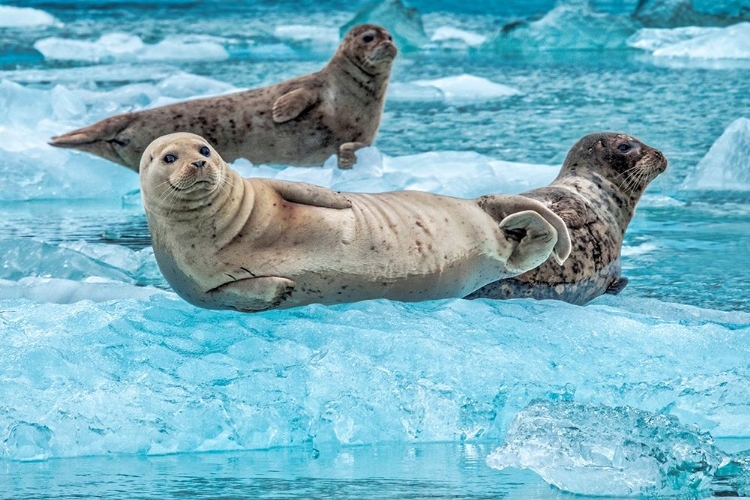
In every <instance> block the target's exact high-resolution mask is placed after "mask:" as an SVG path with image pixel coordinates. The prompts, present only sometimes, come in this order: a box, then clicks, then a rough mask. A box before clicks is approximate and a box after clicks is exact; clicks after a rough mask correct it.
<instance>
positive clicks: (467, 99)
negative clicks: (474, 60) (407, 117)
mask: <svg viewBox="0 0 750 500" xmlns="http://www.w3.org/2000/svg"><path fill="white" fill-rule="evenodd" d="M521 94H522V92H521V91H520V90H518V89H515V88H513V87H509V86H508V85H503V84H501V83H495V82H493V81H490V80H488V79H486V78H481V77H478V76H473V75H467V74H463V75H458V76H450V77H446V78H437V79H435V80H416V81H413V82H407V83H399V82H396V83H393V84H391V86H390V90H389V95H388V97H389V99H393V100H394V101H428V102H429V101H445V102H448V103H471V102H487V101H495V100H498V99H505V98H507V97H512V96H517V95H521Z"/></svg>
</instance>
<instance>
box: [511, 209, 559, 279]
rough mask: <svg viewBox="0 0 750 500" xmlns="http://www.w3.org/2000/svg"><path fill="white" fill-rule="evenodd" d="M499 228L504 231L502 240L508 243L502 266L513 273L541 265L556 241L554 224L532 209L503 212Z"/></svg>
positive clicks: (519, 272)
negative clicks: (509, 212)
mask: <svg viewBox="0 0 750 500" xmlns="http://www.w3.org/2000/svg"><path fill="white" fill-rule="evenodd" d="M499 228H500V231H502V232H503V234H504V235H505V239H506V243H505V244H506V245H510V246H511V247H512V250H511V252H510V255H509V256H508V258H507V260H506V262H505V268H506V270H508V271H509V272H511V273H513V275H516V274H521V273H525V272H526V271H529V270H531V269H534V268H535V267H537V266H539V265H541V264H542V263H543V262H544V261H545V260H547V258H548V257H549V256H550V254H551V253H552V251H553V249H554V246H555V244H556V243H557V231H556V230H555V228H554V227H552V225H551V224H550V223H549V222H547V221H546V220H545V219H544V217H542V216H541V215H539V214H538V213H537V212H535V211H533V210H525V211H523V212H516V213H514V214H512V215H509V216H507V217H506V218H505V219H503V220H502V221H501V222H500V225H499Z"/></svg>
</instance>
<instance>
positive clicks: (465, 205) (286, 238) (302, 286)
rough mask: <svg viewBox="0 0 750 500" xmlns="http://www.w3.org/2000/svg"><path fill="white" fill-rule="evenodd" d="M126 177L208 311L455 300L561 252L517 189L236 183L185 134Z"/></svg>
mask: <svg viewBox="0 0 750 500" xmlns="http://www.w3.org/2000/svg"><path fill="white" fill-rule="evenodd" d="M140 177H141V191H142V195H143V202H144V206H145V208H146V215H147V217H148V224H149V229H150V230H151V233H152V236H153V246H154V254H155V256H156V261H157V263H158V264H159V268H160V269H161V271H162V273H163V274H164V277H165V278H166V279H167V281H168V282H169V283H170V285H171V286H172V288H173V289H174V290H175V291H176V292H177V293H178V294H179V295H180V296H181V297H183V298H184V299H185V300H187V301H188V302H191V303H193V304H195V305H198V306H201V307H206V308H211V309H236V310H240V311H262V310H266V309H272V308H277V307H293V306H298V305H304V304H310V303H323V304H334V303H341V302H353V301H358V300H367V299H376V298H388V299H393V300H402V301H417V300H431V299H441V298H449V297H462V296H464V295H466V294H468V293H470V292H471V291H473V290H476V289H477V288H479V287H481V286H482V285H485V284H487V283H490V282H491V281H494V280H497V279H500V278H504V277H510V276H515V275H517V274H519V273H522V272H525V271H527V270H529V269H531V268H533V267H535V266H538V265H539V264H541V263H542V262H544V261H545V260H546V259H547V258H548V257H549V256H550V255H552V256H553V258H554V259H556V260H557V261H558V262H563V261H564V260H565V259H566V258H567V256H568V254H569V253H570V239H569V236H568V230H567V228H566V227H565V224H564V223H563V221H562V219H560V218H559V217H558V216H557V215H555V214H554V213H553V212H552V211H551V210H549V209H548V208H546V207H545V206H544V205H543V204H542V203H540V202H538V201H535V200H532V199H529V198H524V197H520V196H499V195H489V196H483V197H481V198H478V199H476V200H465V199H460V198H451V197H447V196H438V195H433V194H429V193H422V192H417V191H400V192H392V193H380V194H362V193H346V194H342V193H336V192H333V191H330V190H328V189H325V188H321V187H318V186H313V185H310V184H305V183H296V182H284V181H277V180H272V179H243V178H242V177H240V176H239V175H238V174H237V173H236V172H234V171H233V170H231V169H230V168H229V167H228V166H227V165H226V164H225V163H224V162H223V160H222V159H221V157H220V156H219V155H218V153H216V151H215V150H214V148H213V147H211V146H210V145H209V144H208V142H207V141H206V140H205V139H203V138H202V137H199V136H197V135H193V134H184V133H180V134H171V135H168V136H165V137H161V138H159V139H157V140H155V141H154V142H153V143H152V144H151V145H150V146H149V147H148V148H147V149H146V151H145V153H144V155H143V158H142V162H141V166H140Z"/></svg>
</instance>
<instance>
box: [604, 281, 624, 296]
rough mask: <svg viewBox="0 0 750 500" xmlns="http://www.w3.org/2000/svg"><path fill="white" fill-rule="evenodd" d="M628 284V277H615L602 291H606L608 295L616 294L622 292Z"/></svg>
mask: <svg viewBox="0 0 750 500" xmlns="http://www.w3.org/2000/svg"><path fill="white" fill-rule="evenodd" d="M626 286H628V279H627V278H617V279H616V280H614V281H613V282H612V283H610V284H609V286H608V287H607V290H605V292H604V293H608V294H610V295H618V294H619V293H620V292H622V291H623V290H624V289H625V287H626Z"/></svg>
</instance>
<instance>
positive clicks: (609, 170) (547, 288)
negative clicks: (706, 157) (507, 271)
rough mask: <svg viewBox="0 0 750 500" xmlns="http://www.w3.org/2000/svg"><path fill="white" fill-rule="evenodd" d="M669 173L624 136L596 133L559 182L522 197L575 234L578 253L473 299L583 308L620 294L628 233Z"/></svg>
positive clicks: (579, 146) (659, 159)
mask: <svg viewBox="0 0 750 500" xmlns="http://www.w3.org/2000/svg"><path fill="white" fill-rule="evenodd" d="M666 168H667V159H666V158H665V157H664V155H663V154H662V153H661V152H660V151H658V150H656V149H654V148H652V147H649V146H647V145H645V144H643V143H642V142H641V141H639V140H638V139H635V138H633V137H630V136H628V135H624V134H617V133H598V134H591V135H587V136H586V137H584V138H582V139H581V140H579V141H578V142H577V143H576V144H575V145H574V146H573V148H572V149H571V150H570V152H569V153H568V156H567V158H566V159H565V162H564V163H563V166H562V169H561V170H560V173H559V174H558V176H557V178H556V179H555V180H554V181H553V182H552V183H551V184H550V185H549V186H546V187H543V188H539V189H533V190H531V191H527V192H525V193H521V195H522V196H525V197H528V198H531V199H535V200H539V201H541V202H542V203H544V204H545V205H546V206H548V207H549V208H550V209H552V211H553V212H555V213H556V214H557V215H559V216H560V217H561V218H562V219H563V220H564V221H565V224H566V225H567V227H568V229H569V230H570V238H571V241H572V242H573V251H572V253H571V255H570V258H569V259H568V260H566V261H565V262H564V263H562V264H560V263H556V262H552V261H547V262H545V263H544V264H542V265H541V266H539V267H537V268H536V269H533V270H531V271H529V272H527V273H524V274H522V275H520V276H516V277H514V278H510V279H504V280H499V281H496V282H494V283H491V284H489V285H486V286H484V287H482V288H481V289H479V290H477V291H475V292H473V293H472V294H470V295H468V297H467V298H469V299H477V298H493V299H509V298H523V297H530V298H535V299H557V300H564V301H566V302H570V303H573V304H581V305H582V304H585V303H587V302H589V301H590V300H592V299H594V298H596V297H598V296H599V295H602V294H604V293H610V294H614V295H616V294H618V293H620V292H621V291H622V290H623V289H624V288H625V286H626V285H627V283H628V280H627V278H624V277H622V276H621V266H620V251H621V249H622V242H623V238H624V236H625V230H626V229H627V227H628V224H629V223H630V220H631V219H632V218H633V214H634V212H635V207H636V204H637V203H638V200H639V199H640V198H641V195H642V194H643V192H644V190H645V189H646V187H647V186H648V185H649V183H650V182H651V181H653V180H654V179H655V178H656V177H657V176H658V175H659V174H661V173H662V172H664V170H666Z"/></svg>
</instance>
